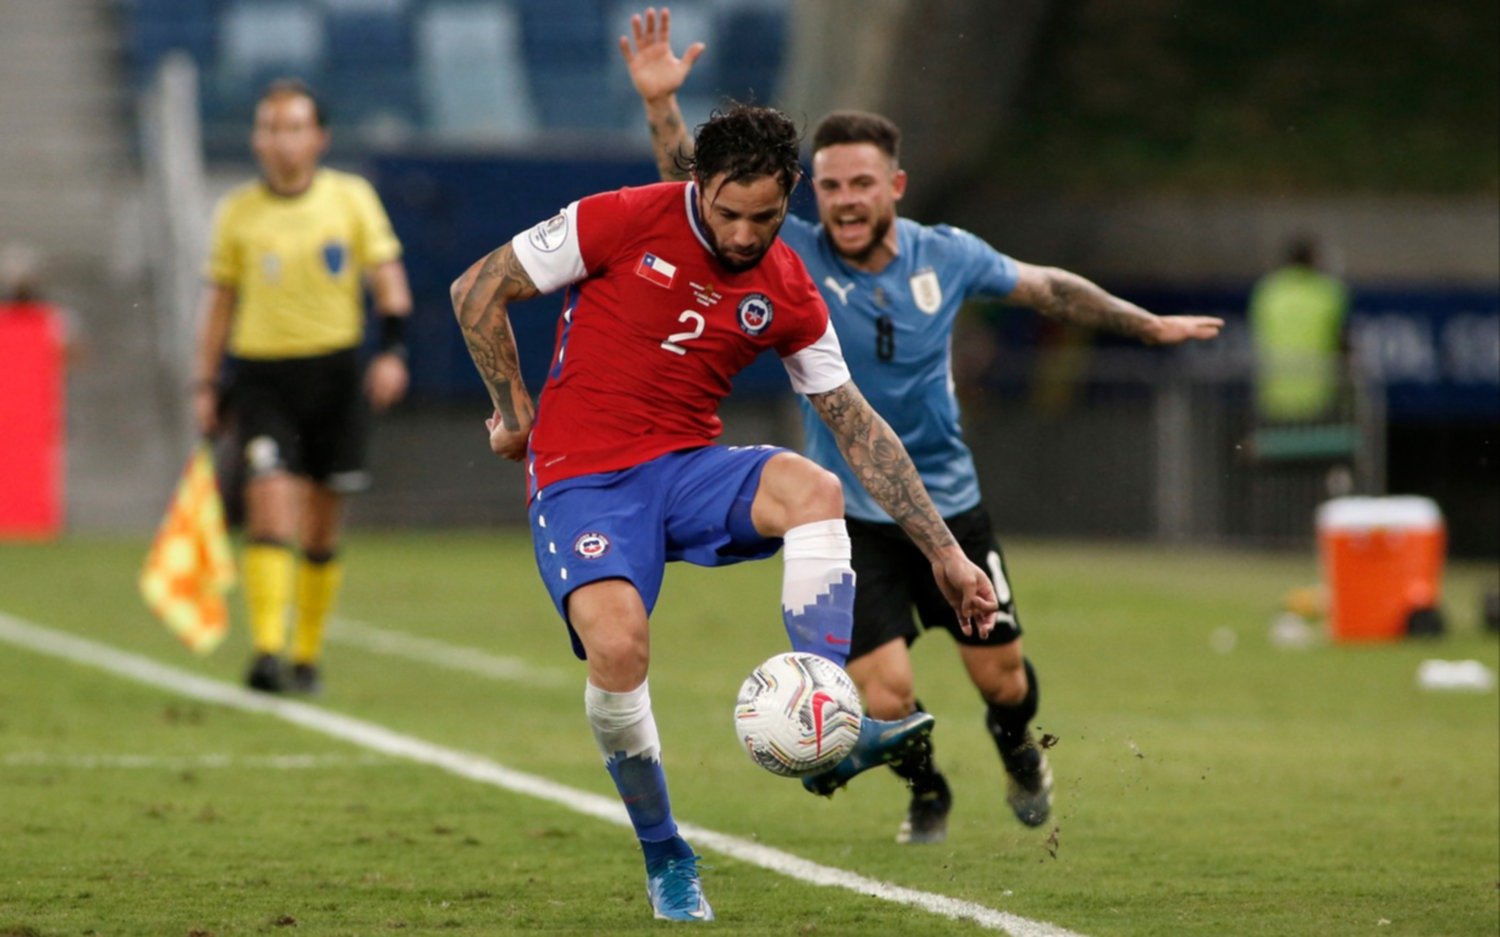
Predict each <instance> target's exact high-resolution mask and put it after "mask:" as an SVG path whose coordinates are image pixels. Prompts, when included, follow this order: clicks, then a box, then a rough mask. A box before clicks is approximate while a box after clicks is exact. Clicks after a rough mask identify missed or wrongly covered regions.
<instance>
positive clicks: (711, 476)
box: [452, 105, 997, 920]
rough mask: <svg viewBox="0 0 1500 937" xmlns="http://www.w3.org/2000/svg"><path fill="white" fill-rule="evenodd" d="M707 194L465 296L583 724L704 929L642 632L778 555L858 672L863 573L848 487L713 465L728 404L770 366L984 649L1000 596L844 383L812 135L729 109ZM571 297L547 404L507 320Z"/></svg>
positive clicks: (554, 242) (580, 212) (619, 203)
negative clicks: (820, 261)
mask: <svg viewBox="0 0 1500 937" xmlns="http://www.w3.org/2000/svg"><path fill="white" fill-rule="evenodd" d="M694 154H695V155H694V157H693V166H692V179H691V180H690V181H689V182H686V183H663V184H659V185H652V186H645V187H641V188H633V189H622V190H619V191H615V192H608V193H603V194H599V195H593V196H590V197H587V198H584V199H581V200H579V201H577V202H574V203H573V204H571V205H569V206H568V207H567V208H565V209H564V210H563V211H562V212H560V213H559V214H558V215H556V216H555V217H553V218H551V219H549V220H547V221H544V222H542V223H541V224H538V225H537V226H536V227H534V228H532V229H530V230H529V231H525V232H522V233H520V234H518V235H516V236H515V237H514V238H513V239H512V240H511V241H509V242H508V243H506V244H502V245H501V246H500V247H498V248H497V249H495V250H494V251H492V252H491V253H490V254H488V255H486V256H485V257H483V258H481V259H480V260H479V261H477V262H476V263H474V264H473V266H471V267H470V268H469V269H468V270H467V271H465V272H464V273H463V275H462V276H460V277H459V278H458V280H457V281H455V282H454V284H453V288H452V298H453V305H454V309H455V312H456V314H457V316H458V320H459V324H460V326H461V328H462V330H463V336H464V340H465V342H466V343H467V344H468V347H469V351H470V354H471V355H472V356H473V359H474V363H475V366H476V367H477V368H478V370H479V373H480V375H481V376H482V377H483V379H484V382H485V385H486V386H487V387H488V389H489V392H490V396H491V399H492V401H493V403H494V408H495V412H494V415H493V416H492V417H491V418H490V419H489V421H488V422H487V424H486V425H487V426H488V428H489V430H490V448H491V449H492V450H493V451H494V452H495V453H497V454H499V455H501V456H504V457H506V458H509V459H513V460H518V461H519V460H525V461H526V464H527V468H528V474H529V478H530V482H529V488H530V508H529V515H530V521H531V528H532V540H533V545H534V548H535V551H536V558H537V566H538V568H539V570H540V572H541V575H542V580H543V582H544V583H545V584H546V586H547V588H548V590H549V592H550V593H551V595H552V598H553V601H554V603H555V604H556V606H557V609H558V611H559V613H560V614H561V615H562V617H563V619H564V621H566V622H567V625H568V628H569V633H570V635H571V637H572V641H573V648H574V652H575V653H576V654H577V655H578V656H579V657H580V658H583V659H584V660H586V661H587V665H588V683H587V687H586V690H585V696H584V700H585V709H586V711H587V713H588V719H589V724H590V725H591V727H592V728H593V731H594V737H595V740H596V742H597V743H598V746H599V750H600V753H601V754H602V755H603V757H604V759H605V764H606V767H607V768H608V770H609V772H610V775H611V776H612V778H613V779H614V781H615V785H616V788H617V789H618V791H619V793H620V796H621V798H622V800H624V802H625V805H626V809H627V811H628V812H629V815H630V818H631V822H632V824H633V825H634V827H635V830H636V835H637V837H638V838H639V839H640V841H641V847H642V850H643V852H644V854H645V859H646V871H647V894H648V896H649V898H650V900H651V904H652V907H653V910H654V912H655V914H656V916H657V917H664V918H670V919H675V920H708V919H711V918H712V916H713V912H712V910H710V908H709V905H708V902H707V901H706V900H705V899H704V897H703V891H702V885H701V881H700V878H699V873H698V869H697V864H696V863H697V857H696V856H695V855H694V854H693V851H692V849H691V847H689V846H688V844H687V843H686V842H684V841H683V839H682V837H681V836H679V835H678V833H677V825H676V823H675V821H674V820H673V819H672V813H671V807H670V804H669V801H668V796H667V786H666V776H665V774H664V772H663V770H662V764H661V753H660V742H659V737H658V734H657V731H656V723H655V718H654V716H653V715H652V712H651V701H650V695H649V691H648V688H647V682H646V676H647V664H648V660H649V640H648V616H649V615H650V612H651V609H652V608H653V607H654V606H655V603H656V599H657V595H658V593H659V591H660V587H661V579H662V573H663V567H664V564H665V563H666V562H669V561H674V560H685V561H687V562H691V563H695V564H698V565H703V566H721V565H726V564H729V563H734V562H739V561H741V560H747V559H759V558H763V557H767V556H770V555H772V554H773V553H775V552H776V550H777V549H782V551H783V558H784V563H785V569H784V576H783V585H782V609H783V618H784V621H785V624H786V629H787V634H788V636H789V637H790V638H791V643H792V646H793V648H795V649H797V650H804V651H810V652H813V653H817V654H822V655H824V656H825V657H828V658H830V659H832V660H833V661H835V662H836V663H838V664H840V665H841V666H842V664H843V663H844V660H845V658H846V656H847V653H848V646H849V635H850V632H851V630H852V627H853V619H852V609H853V594H854V573H853V570H852V569H851V568H850V552H849V551H850V548H849V538H848V534H847V532H846V530H845V526H844V519H843V517H844V505H843V490H842V487H841V486H840V484H839V482H838V480H837V478H836V477H835V476H834V475H833V474H831V473H829V472H828V471H826V470H824V469H822V468H820V467H818V466H817V465H815V464H814V463H813V462H811V461H809V460H808V459H806V458H804V457H802V456H800V455H797V454H796V453H793V452H790V451H787V450H783V449H779V448H777V447H772V446H754V447H724V446H717V445H714V440H715V439H716V438H717V437H718V435H719V433H720V430H721V425H720V422H719V418H718V416H717V409H718V404H719V401H720V400H722V399H723V398H724V397H725V396H726V395H727V394H728V393H729V390H730V381H731V379H732V378H733V377H734V375H735V374H736V373H738V372H739V371H740V370H741V369H743V368H744V367H745V366H746V365H747V364H749V363H750V361H751V360H753V359H754V358H755V356H756V355H758V354H760V353H761V352H764V351H773V352H774V353H775V354H777V355H778V356H779V357H780V358H781V360H782V362H783V364H784V365H785V367H786V369H787V374H788V376H789V377H790V379H791V383H792V386H793V387H794V388H795V389H796V390H797V391H798V392H799V393H802V394H804V395H806V397H807V398H808V400H809V401H810V402H811V404H812V406H813V407H814V408H815V409H816V410H817V412H818V414H819V415H820V416H821V417H822V419H823V420H824V421H825V422H826V424H827V425H828V427H829V429H830V430H831V431H832V432H833V434H834V436H835V437H836V438H837V439H838V441H839V445H840V446H841V448H842V451H843V452H844V455H845V457H846V458H847V459H848V460H849V463H850V464H851V465H852V466H854V467H855V473H856V476H857V477H858V478H859V480H860V481H861V483H862V484H863V485H864V487H865V488H866V489H868V490H869V491H870V492H871V494H872V495H873V496H874V497H875V499H876V500H877V502H878V503H880V504H881V506H882V507H883V508H884V509H885V510H886V511H888V512H889V513H890V515H891V516H892V517H893V518H894V519H896V520H897V522H898V523H899V524H900V525H901V526H902V528H903V529H904V530H905V531H906V532H907V534H908V535H909V536H910V537H911V538H912V540H913V542H914V543H916V544H917V545H918V547H920V548H921V550H922V552H923V554H924V555H925V556H926V558H927V559H928V560H929V561H930V562H931V564H932V570H933V574H934V577H935V578H936V580H937V583H938V585H939V587H940V588H941V590H942V592H943V595H944V596H945V597H946V598H947V600H948V601H949V603H950V604H951V605H952V606H953V608H954V610H955V613H956V614H957V615H958V617H959V621H960V623H961V626H962V627H963V629H964V630H965V631H971V630H972V631H974V632H976V633H988V632H989V630H990V629H991V628H993V627H994V624H995V613H996V609H997V604H996V599H995V593H994V590H993V588H992V586H991V584H990V579H989V576H988V575H987V574H986V573H985V572H984V570H982V569H981V568H979V567H978V566H976V565H975V564H974V563H973V562H971V561H970V560H969V559H968V558H967V557H966V556H965V555H964V552H963V550H962V549H961V548H960V547H959V545H958V543H957V541H956V540H955V539H954V537H953V534H952V532H950V531H949V529H948V527H947V525H946V524H944V522H943V520H942V518H941V517H940V516H939V515H938V513H937V511H936V509H935V508H934V507H933V504H932V500H931V498H930V497H929V496H928V494H927V491H926V489H925V488H924V487H923V486H922V483H921V480H920V479H919V477H918V475H917V472H916V469H915V467H914V466H913V465H912V462H911V459H910V457H909V456H908V455H907V453H906V450H905V448H904V447H903V446H902V444H901V441H900V439H899V438H898V437H897V436H896V435H895V434H894V433H893V432H892V431H891V429H890V427H889V426H888V425H887V424H886V422H885V420H883V419H881V418H880V417H879V416H878V415H877V414H876V413H875V412H874V410H872V409H871V408H870V405H869V404H868V403H867V402H866V401H865V399H864V397H863V396H862V395H861V394H860V392H859V390H858V388H857V387H855V385H854V384H853V383H852V382H851V381H850V379H849V371H848V368H847V367H846V366H845V364H844V360H843V356H842V354H841V353H840V351H839V345H838V339H837V337H836V336H835V334H834V332H833V330H832V328H831V326H830V324H829V319H828V310H827V307H826V306H825V305H824V303H823V300H822V298H821V296H820V295H819V293H818V291H817V288H816V287H815V286H814V285H813V283H812V282H811V280H810V279H809V278H808V276H807V272H806V270H805V268H804V267H803V265H802V262H801V261H800V260H799V259H798V258H797V256H796V255H795V254H794V253H793V252H792V251H791V250H790V249H788V248H787V247H786V245H784V244H783V243H781V241H780V240H779V239H778V238H777V232H778V230H779V229H780V227H781V224H782V221H783V220H784V219H785V217H786V212H787V200H788V198H789V196H790V194H791V192H792V189H793V187H794V186H795V185H796V184H797V181H798V178H799V176H800V167H799V164H798V135H797V130H796V127H795V126H794V125H793V123H792V122H791V121H790V120H789V119H788V118H787V117H786V116H785V115H783V114H781V113H779V112H777V111H775V110H773V109H770V108H764V107H752V106H745V105H736V106H733V107H731V108H729V109H728V110H727V111H725V112H722V113H716V114H715V115H714V116H713V117H712V118H711V119H710V120H709V121H708V122H707V123H706V124H704V125H703V126H702V127H700V128H699V131H698V135H697V140H696V147H695V151H694ZM564 288H566V293H565V300H564V309H563V313H562V317H561V320H560V321H559V325H558V334H557V342H556V348H555V350H554V352H553V357H552V365H551V368H550V370H549V373H548V376H547V381H546V385H545V387H544V388H543V393H542V395H541V402H540V406H537V405H536V404H534V403H533V401H532V398H531V395H530V394H529V392H528V391H527V389H526V387H525V385H524V383H523V382H522V379H521V371H520V366H519V362H518V356H517V349H516V344H515V337H514V335H513V333H512V331H511V327H510V320H509V313H508V307H509V305H510V304H511V303H513V302H518V301H521V300H525V299H529V298H531V297H533V296H536V295H538V294H539V293H548V292H553V291H555V290H559V289H564ZM931 724H932V722H931V717H930V716H929V715H927V714H926V713H914V714H913V715H912V716H910V717H908V718H907V719H906V720H901V721H898V722H879V721H877V720H871V719H866V720H865V725H864V726H863V728H862V731H861V734H860V742H859V744H858V745H856V747H855V750H854V752H853V753H852V754H851V755H850V756H849V759H848V760H847V761H848V764H846V765H843V766H842V767H844V769H845V770H846V772H847V773H849V774H851V775H852V774H853V773H857V772H858V771H859V770H863V769H864V768H868V767H873V766H874V765H877V764H882V763H886V762H888V761H890V760H892V759H895V758H899V757H901V755H902V754H903V753H904V752H906V751H910V750H911V748H912V747H913V746H920V745H921V744H922V743H923V742H924V740H925V736H926V734H927V733H928V732H930V730H931Z"/></svg>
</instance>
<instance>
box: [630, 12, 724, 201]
mask: <svg viewBox="0 0 1500 937" xmlns="http://www.w3.org/2000/svg"><path fill="white" fill-rule="evenodd" d="M671 31H672V17H671V14H670V13H668V12H667V10H666V9H665V8H663V9H662V11H661V20H660V26H659V27H658V22H657V13H656V10H655V9H654V8H650V7H648V8H647V9H646V15H645V18H644V19H642V17H641V16H640V14H636V15H635V16H632V17H631V18H630V32H631V37H630V38H628V39H627V38H626V37H625V36H621V37H620V54H621V55H623V56H625V65H626V67H628V68H629V69H630V80H631V82H632V83H634V85H635V90H636V93H637V94H639V95H640V96H641V102H642V103H643V104H645V106H646V123H647V125H649V126H650V127H651V151H652V153H654V154H655V155H656V168H657V171H659V172H660V173H661V178H662V181H664V182H674V181H683V180H686V179H687V178H688V176H689V173H688V170H687V165H688V159H689V158H690V157H691V156H692V155H693V138H692V137H691V136H690V135H689V134H688V131H687V125H686V124H684V123H683V120H682V110H681V108H679V107H678V106H677V89H679V88H681V87H682V83H683V82H684V81H686V80H687V76H688V72H690V71H692V69H693V62H695V61H697V59H698V56H699V55H701V54H702V53H703V43H701V42H695V43H693V44H692V45H690V46H688V48H687V51H685V52H683V53H682V58H680V59H679V58H678V57H677V56H675V55H673V54H672V43H671Z"/></svg>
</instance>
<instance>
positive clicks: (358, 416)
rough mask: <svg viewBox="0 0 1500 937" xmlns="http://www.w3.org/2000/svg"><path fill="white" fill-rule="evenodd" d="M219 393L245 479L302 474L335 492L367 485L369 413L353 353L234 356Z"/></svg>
mask: <svg viewBox="0 0 1500 937" xmlns="http://www.w3.org/2000/svg"><path fill="white" fill-rule="evenodd" d="M231 373H232V376H231V378H230V380H229V387H228V390H227V392H226V394H225V409H226V410H227V411H228V412H229V414H230V415H231V416H232V417H233V425H234V427H235V433H236V437H237V442H238V445H239V448H240V452H241V453H243V456H244V460H245V470H246V472H247V474H248V477H249V479H251V480H253V479H255V478H256V477H257V476H260V475H265V474H268V473H271V472H290V473H292V474H294V475H303V476H306V477H307V478H310V479H312V480H313V481H314V482H317V483H318V484H320V485H324V486H326V487H328V488H331V489H333V490H335V491H341V492H350V491H359V490H362V489H364V488H366V487H368V485H369V473H368V472H366V471H365V436H366V433H367V431H368V423H369V408H368V406H367V405H366V402H365V397H364V391H363V387H362V380H361V368H360V360H359V349H357V348H350V349H346V350H343V351H336V352H333V353H331V354H326V355H314V356H311V357H307V358H278V359H272V360H250V359H237V360H236V361H235V362H234V364H233V368H232V372H231Z"/></svg>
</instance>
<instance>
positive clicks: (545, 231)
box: [511, 182, 849, 491]
mask: <svg viewBox="0 0 1500 937" xmlns="http://www.w3.org/2000/svg"><path fill="white" fill-rule="evenodd" d="M511 244H512V247H513V248H514V249H515V252H516V257H517V259H518V260H520V262H521V265H522V266H523V267H524V268H525V269H526V272H527V274H528V275H530V277H531V279H532V282H534V283H535V284H536V285H537V287H538V288H539V289H541V290H542V292H552V291H553V290H556V289H559V288H562V287H565V286H567V287H570V289H569V291H568V294H567V297H566V299H565V302H564V308H563V314H562V318H561V320H560V321H559V322H558V330H557V344H556V348H555V349H554V351H553V355H552V366H551V369H550V370H549V372H548V376H547V383H546V385H545V387H544V388H543V389H542V394H541V398H540V400H539V402H538V406H537V415H536V423H535V425H534V427H533V430H532V433H531V446H530V448H531V451H530V457H529V471H530V473H531V476H532V490H533V491H535V490H537V489H540V488H545V487H546V486H547V485H549V484H551V483H553V482H556V481H560V480H562V479H565V478H573V477H575V476H578V475H587V474H591V473H594V472H608V471H614V470H617V469H622V468H628V467H630V466H633V465H639V464H641V463H642V462H646V461H648V460H650V459H654V458H656V457H657V456H659V455H663V454H665V453H667V452H672V451H674V450H677V449H687V448H692V447H697V446H704V445H708V444H709V443H711V442H713V440H714V439H716V438H717V437H718V436H719V433H720V432H721V430H722V428H723V425H722V423H721V422H720V421H719V416H718V409H719V401H721V400H723V399H724V397H725V396H727V395H728V393H729V389H730V382H731V380H732V379H733V378H734V376H735V375H736V374H738V373H739V372H740V371H741V370H743V369H744V367H745V366H746V365H748V364H749V363H750V362H751V361H752V360H754V358H755V356H756V355H759V354H760V353H761V352H763V351H767V350H774V351H775V352H776V353H777V354H778V355H780V356H781V358H782V361H783V363H784V364H785V365H786V368H787V373H788V375H789V376H790V377H791V381H792V386H793V387H794V388H795V389H796V390H797V391H798V392H799V393H804V394H811V393H821V392H824V391H829V390H833V389H834V388H836V387H838V386H839V385H841V384H843V383H844V382H845V381H847V380H849V371H848V368H847V367H845V365H844V360H843V356H842V354H841V353H840V351H839V346H838V339H837V338H836V337H835V336H834V333H833V329H832V326H831V325H830V324H829V320H828V308H827V307H826V306H825V305H824V304H823V299H822V297H821V295H820V294H819V293H818V290H817V287H816V286H814V284H813V282H812V280H811V278H810V277H808V275H807V270H806V268H804V267H803V266H802V261H801V260H800V259H798V257H797V255H796V254H795V253H793V252H792V250H791V248H789V247H787V246H786V245H785V244H783V243H782V241H781V239H780V238H777V239H776V240H774V241H773V242H772V243H771V247H770V249H769V250H767V252H766V254H765V256H764V257H763V258H762V259H761V261H760V263H759V264H757V265H756V266H754V267H752V268H751V269H749V270H745V271H742V272H739V273H733V272H730V271H729V270H728V269H726V268H725V267H724V266H723V265H722V264H720V263H719V261H718V259H717V258H716V257H715V256H714V253H713V251H712V249H711V248H710V247H709V241H708V240H707V238H706V237H705V236H704V230H703V225H702V222H701V221H700V219H699V218H698V217H697V212H696V195H695V189H694V187H693V185H692V184H691V183H681V182H678V183H662V184H659V185H650V186H644V187H641V188H629V189H621V190H619V191H616V192H608V193H604V194H600V195H593V196H590V197H588V198H585V199H582V200H581V201H577V202H574V203H573V204H571V205H569V206H568V207H567V208H566V209H564V210H563V211H562V212H561V213H559V214H558V215H556V216H555V217H553V218H551V219H549V220H547V221H544V222H542V223H541V224H539V225H537V226H536V227H535V228H532V229H530V230H528V231H525V232H522V233H521V234H518V235H516V237H515V238H514V239H513V240H512V242H511Z"/></svg>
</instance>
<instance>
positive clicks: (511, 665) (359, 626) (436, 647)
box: [328, 618, 569, 686]
mask: <svg viewBox="0 0 1500 937" xmlns="http://www.w3.org/2000/svg"><path fill="white" fill-rule="evenodd" d="M328 640H329V641H331V642H336V643H339V644H347V645H349V646H351V647H357V648H359V649H360V650H364V651H369V652H370V653H372V654H384V655H387V656H389V657H403V658H406V659H407V660H415V661H420V662H422V663H424V664H432V665H433V666H436V667H443V668H446V669H448V670H459V671H464V672H466V673H472V674H477V675H479V676H481V677H487V678H489V679H491V680H509V681H513V682H516V683H529V684H534V685H538V686H562V685H564V684H566V683H567V682H569V678H568V676H567V675H566V674H564V673H563V672H562V671H561V670H557V669H554V668H550V667H538V666H536V665H534V664H529V663H527V662H526V661H524V660H522V659H520V658H519V657H504V656H501V655H498V654H491V653H490V652H488V651H485V650H481V649H480V648H477V647H464V646H463V645H459V644H448V643H447V642H444V641H438V640H435V639H433V638H423V637H419V636H417V635H414V634H408V633H406V632H404V631H393V630H391V629H389V628H378V627H376V626H375V625H370V624H366V623H364V622H360V621H352V620H350V619H348V618H338V619H335V620H334V621H333V623H332V626H331V627H330V628H329V629H328Z"/></svg>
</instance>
